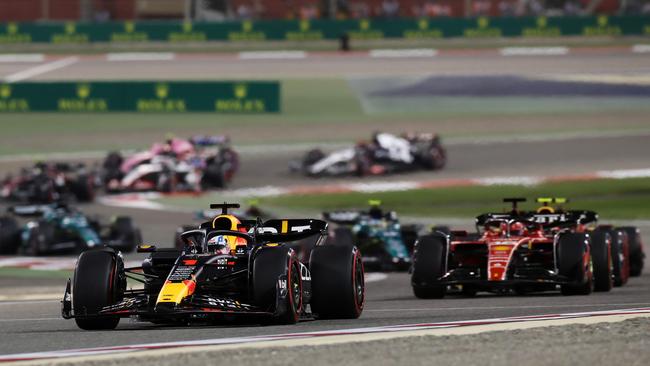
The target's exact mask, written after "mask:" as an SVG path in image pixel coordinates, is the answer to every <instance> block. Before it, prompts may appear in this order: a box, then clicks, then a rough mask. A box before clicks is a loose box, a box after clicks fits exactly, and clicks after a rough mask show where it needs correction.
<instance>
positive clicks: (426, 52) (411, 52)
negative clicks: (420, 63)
mask: <svg viewBox="0 0 650 366" xmlns="http://www.w3.org/2000/svg"><path fill="white" fill-rule="evenodd" d="M368 55H369V56H370V57H372V58H419V57H434V56H436V55H438V51H437V50H434V49H431V48H415V49H376V50H370V52H369V53H368Z"/></svg>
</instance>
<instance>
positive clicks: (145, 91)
mask: <svg viewBox="0 0 650 366" xmlns="http://www.w3.org/2000/svg"><path fill="white" fill-rule="evenodd" d="M0 112H145V113H146V112H154V113H168V112H214V113H274V112H280V83H279V82H277V81H232V82H230V81H228V82H221V81H214V82H210V81H206V82H202V81H160V82H153V81H91V82H85V81H84V82H23V83H7V84H0Z"/></svg>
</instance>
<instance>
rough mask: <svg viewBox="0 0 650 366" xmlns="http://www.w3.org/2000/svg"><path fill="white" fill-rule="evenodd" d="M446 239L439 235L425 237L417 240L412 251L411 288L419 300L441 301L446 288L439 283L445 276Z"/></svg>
mask: <svg viewBox="0 0 650 366" xmlns="http://www.w3.org/2000/svg"><path fill="white" fill-rule="evenodd" d="M446 252H447V239H446V238H445V237H444V236H442V235H439V234H431V235H425V236H422V237H420V238H419V239H418V241H417V242H416V243H415V248H414V250H413V274H412V275H411V286H412V287H413V293H414V294H415V296H416V297H418V298H420V299H441V298H443V297H445V293H446V292H447V286H446V285H445V284H443V283H440V277H442V276H443V275H444V274H445V256H446Z"/></svg>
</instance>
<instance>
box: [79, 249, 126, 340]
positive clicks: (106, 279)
mask: <svg viewBox="0 0 650 366" xmlns="http://www.w3.org/2000/svg"><path fill="white" fill-rule="evenodd" d="M125 289H126V276H125V275H124V265H123V263H122V259H121V258H120V257H119V256H118V255H117V254H116V253H115V251H113V250H112V249H99V250H90V251H87V252H84V253H81V255H80V256H79V260H78V261H77V266H76V268H75V272H74V277H73V286H72V291H73V293H72V295H73V296H72V305H73V307H72V308H73V310H74V314H75V322H76V323H77V326H79V328H81V329H85V330H101V329H115V327H117V324H118V323H119V322H120V318H119V317H113V316H100V315H98V313H99V311H100V310H101V309H102V308H103V307H105V306H109V305H113V304H116V303H118V302H119V301H121V300H122V298H123V296H124V290H125Z"/></svg>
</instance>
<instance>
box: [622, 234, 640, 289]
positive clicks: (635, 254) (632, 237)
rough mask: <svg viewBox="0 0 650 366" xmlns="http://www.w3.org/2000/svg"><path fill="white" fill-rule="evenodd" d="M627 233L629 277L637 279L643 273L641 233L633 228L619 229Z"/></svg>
mask: <svg viewBox="0 0 650 366" xmlns="http://www.w3.org/2000/svg"><path fill="white" fill-rule="evenodd" d="M619 229H620V230H623V231H625V232H626V233H627V240H628V246H629V251H630V276H632V277H637V276H640V275H641V272H643V264H644V260H645V253H644V252H643V244H642V243H641V232H640V231H639V229H638V228H636V227H634V226H625V227H621V228H619Z"/></svg>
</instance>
